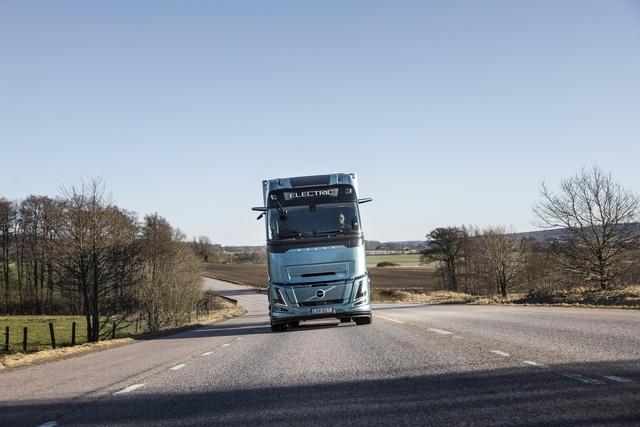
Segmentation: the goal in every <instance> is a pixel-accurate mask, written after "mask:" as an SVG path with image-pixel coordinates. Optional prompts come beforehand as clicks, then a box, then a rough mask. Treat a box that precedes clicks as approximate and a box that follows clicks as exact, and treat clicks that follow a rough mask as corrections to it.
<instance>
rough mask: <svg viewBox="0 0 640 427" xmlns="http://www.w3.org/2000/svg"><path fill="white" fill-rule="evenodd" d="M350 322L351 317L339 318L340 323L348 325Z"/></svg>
mask: <svg viewBox="0 0 640 427" xmlns="http://www.w3.org/2000/svg"><path fill="white" fill-rule="evenodd" d="M349 322H351V317H341V318H340V323H349Z"/></svg>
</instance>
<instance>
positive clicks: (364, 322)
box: [354, 316, 371, 325]
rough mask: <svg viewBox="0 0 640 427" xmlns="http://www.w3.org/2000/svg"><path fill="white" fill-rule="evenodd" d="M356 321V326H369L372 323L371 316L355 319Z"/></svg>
mask: <svg viewBox="0 0 640 427" xmlns="http://www.w3.org/2000/svg"><path fill="white" fill-rule="evenodd" d="M354 320H355V321H356V325H369V324H370V323H371V316H361V317H354Z"/></svg>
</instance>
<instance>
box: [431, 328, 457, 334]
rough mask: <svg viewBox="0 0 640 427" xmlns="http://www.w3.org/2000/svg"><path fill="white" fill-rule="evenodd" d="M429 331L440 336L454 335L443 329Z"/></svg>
mask: <svg viewBox="0 0 640 427" xmlns="http://www.w3.org/2000/svg"><path fill="white" fill-rule="evenodd" d="M429 330H430V331H431V332H435V333H436V334H440V335H453V332H449V331H445V330H442V329H436V328H429Z"/></svg>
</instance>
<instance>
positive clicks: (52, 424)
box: [38, 421, 58, 427]
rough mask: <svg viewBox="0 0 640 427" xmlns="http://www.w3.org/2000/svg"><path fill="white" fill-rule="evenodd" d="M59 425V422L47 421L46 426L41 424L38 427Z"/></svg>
mask: <svg viewBox="0 0 640 427" xmlns="http://www.w3.org/2000/svg"><path fill="white" fill-rule="evenodd" d="M57 425H58V422H57V421H47V422H46V423H44V424H40V425H39V426H38V427H56V426H57Z"/></svg>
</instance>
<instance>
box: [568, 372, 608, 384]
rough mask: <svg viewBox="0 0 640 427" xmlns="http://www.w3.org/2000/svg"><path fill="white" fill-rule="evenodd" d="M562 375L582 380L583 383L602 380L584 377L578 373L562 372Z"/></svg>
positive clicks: (598, 382)
mask: <svg viewBox="0 0 640 427" xmlns="http://www.w3.org/2000/svg"><path fill="white" fill-rule="evenodd" d="M562 376H564V377H567V378H571V379H572V380H576V381H580V382H583V383H585V384H602V381H600V380H597V379H595V378H589V377H585V376H584V375H580V374H562Z"/></svg>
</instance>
